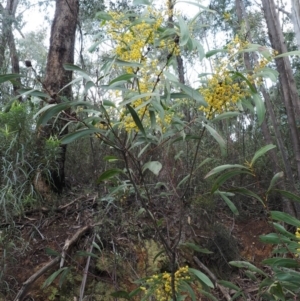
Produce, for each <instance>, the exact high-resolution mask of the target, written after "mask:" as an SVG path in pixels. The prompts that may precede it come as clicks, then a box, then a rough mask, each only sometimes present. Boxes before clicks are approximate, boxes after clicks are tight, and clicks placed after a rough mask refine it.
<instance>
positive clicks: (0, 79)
mask: <svg viewBox="0 0 300 301" xmlns="http://www.w3.org/2000/svg"><path fill="white" fill-rule="evenodd" d="M19 77H21V75H20V74H13V73H11V74H1V75H0V84H2V83H4V82H7V81H12V80H15V79H16V78H19Z"/></svg>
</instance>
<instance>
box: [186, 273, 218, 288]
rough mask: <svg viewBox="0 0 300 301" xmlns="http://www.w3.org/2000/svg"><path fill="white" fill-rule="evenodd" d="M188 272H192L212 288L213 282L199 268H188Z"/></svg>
mask: <svg viewBox="0 0 300 301" xmlns="http://www.w3.org/2000/svg"><path fill="white" fill-rule="evenodd" d="M189 273H190V274H194V275H195V276H196V277H197V278H198V279H199V280H200V282H202V283H204V284H205V285H207V286H208V287H211V288H214V284H213V283H212V282H211V280H210V279H209V278H208V277H207V276H206V275H205V274H203V273H202V272H200V271H199V270H196V269H192V268H189Z"/></svg>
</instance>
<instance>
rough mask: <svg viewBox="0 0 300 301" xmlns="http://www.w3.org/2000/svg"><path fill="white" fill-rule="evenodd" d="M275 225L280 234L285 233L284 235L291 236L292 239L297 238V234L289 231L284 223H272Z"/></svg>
mask: <svg viewBox="0 0 300 301" xmlns="http://www.w3.org/2000/svg"><path fill="white" fill-rule="evenodd" d="M272 224H273V227H274V228H275V229H276V230H277V232H279V233H280V234H283V235H284V236H286V237H288V238H291V239H295V234H293V233H291V232H289V231H287V230H286V229H285V228H284V226H283V225H281V224H279V223H275V222H274V223H272Z"/></svg>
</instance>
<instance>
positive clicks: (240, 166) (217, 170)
mask: <svg viewBox="0 0 300 301" xmlns="http://www.w3.org/2000/svg"><path fill="white" fill-rule="evenodd" d="M229 168H235V169H237V168H239V169H248V168H247V167H246V166H244V165H240V164H225V165H220V166H218V167H215V168H214V169H212V170H211V171H210V172H209V173H208V174H207V175H206V176H205V177H204V179H206V178H208V177H211V176H213V175H215V174H217V173H219V172H221V171H223V170H226V169H229Z"/></svg>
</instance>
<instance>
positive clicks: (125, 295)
mask: <svg viewBox="0 0 300 301" xmlns="http://www.w3.org/2000/svg"><path fill="white" fill-rule="evenodd" d="M110 295H111V296H112V297H115V298H123V299H126V300H130V296H129V294H128V293H127V292H125V291H117V292H113V293H111V294H110Z"/></svg>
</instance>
